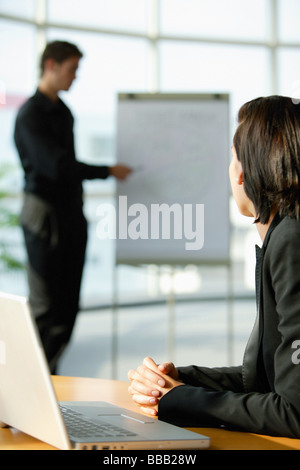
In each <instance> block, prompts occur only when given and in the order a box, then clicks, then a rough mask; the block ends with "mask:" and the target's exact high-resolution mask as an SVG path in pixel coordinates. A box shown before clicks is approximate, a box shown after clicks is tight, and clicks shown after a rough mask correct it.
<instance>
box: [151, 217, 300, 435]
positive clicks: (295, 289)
mask: <svg viewBox="0 0 300 470" xmlns="http://www.w3.org/2000/svg"><path fill="white" fill-rule="evenodd" d="M298 225H299V224H298ZM281 232H282V233H280V232H279V233H277V234H275V233H274V235H273V237H272V238H271V241H270V243H269V246H268V247H267V250H266V256H265V259H264V266H263V287H262V295H263V310H264V320H265V326H264V339H263V341H262V344H261V346H262V348H263V352H262V354H261V356H260V357H264V355H267V352H268V351H269V356H270V357H265V358H264V359H265V360H264V364H265V366H266V365H267V366H268V371H269V370H270V373H268V375H266V376H268V380H269V382H270V377H271V376H273V381H272V383H270V384H269V389H267V390H250V391H248V392H245V391H243V390H238V389H237V388H236V389H234V387H231V386H230V384H228V378H230V377H231V378H230V380H229V381H230V382H231V383H232V377H233V376H232V375H231V374H230V373H229V371H226V370H223V371H222V370H220V371H219V376H218V375H217V374H216V372H215V370H213V369H212V371H211V372H210V371H209V369H207V370H206V371H205V375H206V376H207V378H206V379H205V381H204V382H203V369H202V368H195V367H190V368H187V369H181V368H179V372H180V377H181V379H183V381H184V383H185V384H186V385H182V386H178V387H176V388H174V389H172V390H171V391H170V392H168V393H167V394H166V395H165V396H164V397H163V398H162V399H161V400H160V403H159V419H161V420H164V421H168V422H171V423H173V424H176V425H179V426H211V427H216V426H225V427H228V428H234V429H237V430H242V431H247V432H253V433H261V434H269V435H277V436H286V437H296V438H300V364H298V361H293V357H295V350H294V349H293V344H294V345H295V344H296V345H297V344H298V343H295V341H297V340H300V233H298V232H297V231H294V233H293V231H292V227H287V230H286V231H283V230H281ZM287 240H288V242H287ZM266 324H267V325H268V326H266ZM298 348H299V346H298ZM293 355H294V356H293ZM268 361H269V362H268ZM253 367H254V368H256V364H255V363H253ZM256 370H257V371H258V370H261V369H256ZM257 373H263V372H257ZM236 377H237V376H236ZM234 380H235V383H238V382H236V380H237V379H236V378H235V379H234ZM262 382H264V383H266V377H263V380H262Z"/></svg>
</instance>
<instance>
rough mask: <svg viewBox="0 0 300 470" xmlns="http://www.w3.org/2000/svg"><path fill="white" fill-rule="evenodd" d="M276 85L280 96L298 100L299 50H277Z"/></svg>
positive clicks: (299, 97) (299, 93) (299, 95)
mask: <svg viewBox="0 0 300 470" xmlns="http://www.w3.org/2000/svg"><path fill="white" fill-rule="evenodd" d="M278 83H279V85H278V86H279V93H280V94H282V95H285V96H291V97H293V98H298V99H300V60H299V49H294V48H290V49H289V48H281V49H279V51H278Z"/></svg>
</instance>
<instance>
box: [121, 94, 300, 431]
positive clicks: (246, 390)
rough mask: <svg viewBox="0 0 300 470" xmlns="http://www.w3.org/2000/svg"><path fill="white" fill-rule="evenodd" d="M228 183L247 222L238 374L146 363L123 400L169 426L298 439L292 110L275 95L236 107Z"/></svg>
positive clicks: (296, 153)
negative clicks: (252, 277) (249, 322)
mask: <svg viewBox="0 0 300 470" xmlns="http://www.w3.org/2000/svg"><path fill="white" fill-rule="evenodd" d="M232 152H233V157H232V162H231V164H230V170H229V173H230V180H231V186H232V191H233V196H234V198H235V201H236V203H237V206H238V208H239V211H240V212H241V213H242V214H243V215H246V216H249V217H254V221H255V223H256V226H257V230H258V232H259V234H260V237H261V240H262V247H261V248H259V247H256V257H257V263H256V298H257V318H256V322H255V325H254V328H253V331H252V334H251V336H250V338H249V341H248V344H247V347H246V351H245V355H244V360H243V364H242V365H241V366H239V367H223V368H222V367H221V368H204V367H198V366H188V367H178V368H175V366H174V365H173V364H172V363H169V362H166V363H164V364H161V365H157V364H155V362H154V361H153V360H152V359H151V358H149V357H147V358H146V359H145V360H144V362H143V364H142V365H141V366H140V367H139V368H138V369H137V370H131V371H129V374H128V376H129V379H130V381H131V384H130V387H129V392H130V394H131V395H132V398H133V400H134V401H135V403H136V404H137V405H138V406H140V407H141V409H142V410H143V411H145V412H147V413H149V414H152V415H156V414H157V415H158V418H159V419H161V420H164V421H168V422H170V423H173V424H177V425H179V426H210V427H219V426H224V427H225V428H228V429H236V430H242V431H247V432H253V433H262V434H269V435H277V436H286V437H294V438H300V364H299V363H300V192H299V178H300V105H299V104H295V103H294V102H293V100H292V99H290V98H286V97H280V96H271V97H268V98H258V99H256V100H253V101H251V102H249V103H246V104H245V105H244V106H242V108H241V110H240V112H239V126H238V128H237V131H236V133H235V136H234V145H233V149H232Z"/></svg>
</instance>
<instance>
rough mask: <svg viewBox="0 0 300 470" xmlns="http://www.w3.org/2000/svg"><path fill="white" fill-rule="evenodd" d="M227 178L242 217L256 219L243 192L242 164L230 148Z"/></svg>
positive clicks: (250, 203)
mask: <svg viewBox="0 0 300 470" xmlns="http://www.w3.org/2000/svg"><path fill="white" fill-rule="evenodd" d="M229 178H230V184H231V188H232V194H233V197H234V200H235V202H236V204H237V206H238V209H239V211H240V213H241V214H242V215H245V216H247V217H256V214H255V209H254V206H253V203H252V202H251V200H250V199H249V198H248V196H247V195H246V193H245V190H244V184H243V169H242V164H241V162H240V161H239V160H238V158H237V154H236V150H235V147H234V146H233V147H232V160H231V163H230V166H229Z"/></svg>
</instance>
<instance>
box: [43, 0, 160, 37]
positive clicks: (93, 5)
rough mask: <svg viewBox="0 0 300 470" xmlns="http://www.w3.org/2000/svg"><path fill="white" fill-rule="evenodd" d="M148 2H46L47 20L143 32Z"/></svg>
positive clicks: (85, 0)
mask: <svg viewBox="0 0 300 470" xmlns="http://www.w3.org/2000/svg"><path fill="white" fill-rule="evenodd" d="M150 2H151V0H126V1H124V0H49V1H48V15H49V16H48V19H49V21H50V22H56V23H58V24H73V25H79V26H87V27H90V28H93V27H94V28H95V27H98V28H100V27H102V28H110V29H112V28H115V29H120V30H126V31H138V32H145V31H146V30H147V22H148V16H147V15H148V8H149V5H150Z"/></svg>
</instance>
